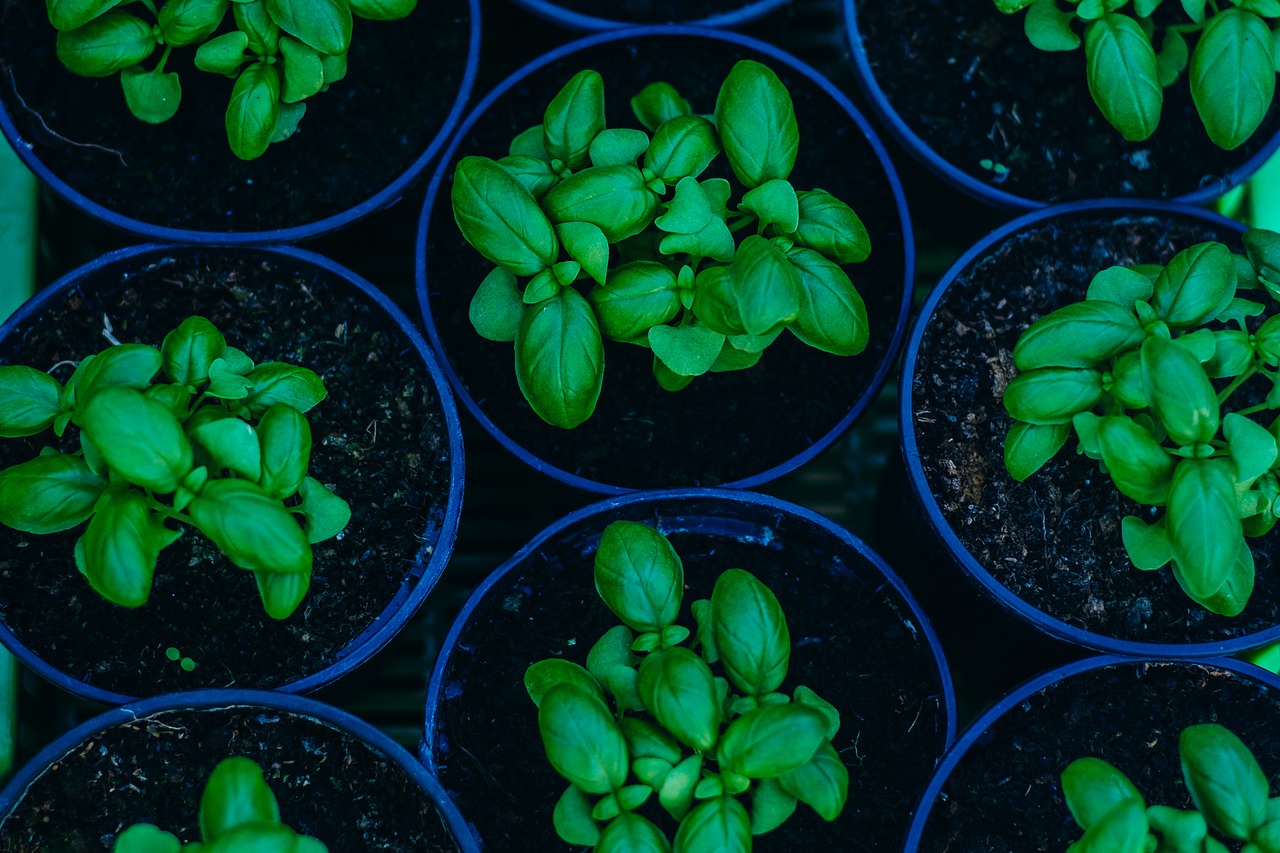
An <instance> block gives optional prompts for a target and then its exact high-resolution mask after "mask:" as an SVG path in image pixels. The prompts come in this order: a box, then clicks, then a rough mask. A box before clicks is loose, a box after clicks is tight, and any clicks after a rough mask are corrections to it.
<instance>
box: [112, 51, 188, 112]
mask: <svg viewBox="0 0 1280 853" xmlns="http://www.w3.org/2000/svg"><path fill="white" fill-rule="evenodd" d="M120 85H121V87H123V89H124V100H125V104H126V105H128V107H129V112H131V113H133V115H134V118H137V119H138V120H140V121H145V122H146V123H147V124H161V123H162V122H166V121H168V120H169V119H171V118H173V116H174V114H175V113H176V112H177V111H178V105H179V104H180V103H181V102H182V84H181V83H180V82H179V81H178V75H177V74H174V73H173V72H170V71H161V70H159V69H156V70H154V71H146V70H143V68H142V66H140V65H135V66H133V67H132V68H126V69H125V70H123V71H121V72H120Z"/></svg>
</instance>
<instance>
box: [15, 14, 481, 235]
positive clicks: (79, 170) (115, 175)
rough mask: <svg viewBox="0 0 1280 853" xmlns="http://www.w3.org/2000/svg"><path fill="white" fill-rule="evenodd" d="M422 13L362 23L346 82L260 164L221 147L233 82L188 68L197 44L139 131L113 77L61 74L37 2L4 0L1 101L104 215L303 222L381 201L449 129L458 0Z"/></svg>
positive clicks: (181, 58)
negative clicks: (164, 111) (174, 87)
mask: <svg viewBox="0 0 1280 853" xmlns="http://www.w3.org/2000/svg"><path fill="white" fill-rule="evenodd" d="M420 7H421V8H418V9H417V10H415V11H414V12H413V13H412V14H411V15H410V16H409V17H407V18H405V19H404V20H403V21H400V22H376V21H365V20H358V21H356V24H355V30H354V37H353V39H352V47H351V51H350V53H349V54H348V74H347V77H346V78H345V79H343V80H342V81H340V82H338V83H335V84H334V85H333V86H332V88H330V90H329V91H327V92H322V93H320V94H317V95H315V96H313V97H311V98H309V99H308V100H307V102H306V104H307V113H306V115H305V116H304V117H303V119H302V122H301V124H300V125H299V127H298V131H297V133H296V134H295V135H294V136H293V137H292V138H290V139H288V140H286V141H285V142H282V143H279V144H274V145H272V146H271V147H270V148H269V149H268V150H267V153H266V154H264V155H263V156H262V157H260V158H258V159H257V160H252V161H248V162H246V161H241V160H238V159H237V158H236V157H235V156H234V155H233V154H232V153H231V149H230V148H229V147H228V146H227V139H226V129H225V125H224V121H225V118H224V115H225V113H226V105H227V99H228V97H229V96H230V93H231V85H232V81H231V80H229V79H227V78H224V77H221V76H218V75H214V74H207V73H205V72H202V71H198V70H196V69H195V68H194V66H193V65H192V64H191V63H192V57H193V56H194V55H195V50H194V48H180V49H177V50H175V51H174V52H173V54H172V55H171V56H170V58H169V61H168V63H167V64H166V69H167V70H171V71H177V72H178V74H179V79H180V81H181V84H182V105H181V107H180V108H179V110H178V114H177V115H176V116H175V117H174V118H173V119H171V120H170V121H168V122H166V123H164V124H161V125H154V126H152V125H147V124H144V123H143V122H141V121H138V120H137V119H136V118H134V117H133V115H132V114H131V113H130V112H129V110H128V108H127V106H126V105H125V102H124V96H123V94H122V92H121V88H120V81H119V79H118V75H117V76H115V77H107V78H99V79H91V78H86V77H77V76H75V75H74V74H72V73H71V72H69V71H67V70H66V68H64V67H63V66H62V64H61V63H60V62H59V61H58V59H57V56H56V55H55V54H54V36H55V31H54V29H53V27H52V26H51V25H50V24H49V22H48V18H47V17H46V14H45V10H44V4H43V3H41V2H40V0H3V3H0V102H2V103H3V106H4V108H5V109H6V110H7V111H8V112H9V114H10V115H11V116H12V117H13V120H14V122H15V124H16V125H17V127H18V130H19V133H20V134H21V136H22V138H23V139H24V140H26V141H27V142H28V143H30V145H31V146H32V148H33V150H34V153H35V154H36V155H37V156H38V157H39V158H40V159H41V160H42V161H43V162H44V163H45V164H46V165H47V166H48V167H49V168H50V170H52V171H53V173H54V174H56V175H57V176H59V177H60V178H62V179H63V180H64V181H66V182H67V183H68V184H69V185H70V186H71V187H73V188H74V189H76V190H78V191H79V192H81V193H83V194H84V195H86V196H87V197H88V198H90V199H91V200H93V201H95V202H97V203H98V204H101V205H103V206H104V207H106V208H108V209H110V210H113V211H116V212H118V213H121V214H123V215H125V216H128V217H131V218H134V219H138V220H141V221H142V222H146V223H152V224H156V225H163V226H167V227H171V228H185V229H196V230H204V231H221V232H228V231H237V232H241V231H265V230H271V229H276V228H288V227H293V226H298V225H302V224H306V223H310V222H315V221H317V220H320V219H324V218H326V217H329V216H333V215H335V214H337V213H340V212H342V211H344V210H347V209H349V208H351V207H353V206H354V205H356V204H358V203H360V202H362V201H364V200H365V199H367V198H369V197H370V196H372V195H374V194H375V193H377V192H380V191H381V190H382V189H384V188H385V187H386V186H387V185H389V184H390V183H391V182H392V181H394V180H395V179H396V178H398V177H399V176H400V175H401V174H402V173H404V172H405V171H406V170H407V169H408V168H409V167H410V166H411V165H412V164H413V162H414V161H415V160H416V159H417V158H418V157H420V156H421V155H422V154H423V153H424V152H425V151H426V149H427V146H428V145H430V143H431V141H432V139H434V138H435V136H436V134H437V133H438V132H439V131H440V129H441V127H442V126H443V124H444V121H445V118H446V117H447V116H448V115H449V111H450V109H452V107H453V102H454V100H455V98H456V97H457V93H458V89H459V87H460V86H461V83H462V77H463V72H464V70H465V68H466V62H467V50H468V39H469V29H470V12H469V11H468V5H467V2H466V0H431V2H430V3H422V4H420ZM227 18H228V22H229V21H230V14H228V16H227ZM224 27H227V28H228V29H229V28H230V27H231V24H230V23H224ZM155 61H156V60H155V59H152V60H148V62H147V63H145V65H146V67H148V68H150V67H152V65H153V64H154V62H155Z"/></svg>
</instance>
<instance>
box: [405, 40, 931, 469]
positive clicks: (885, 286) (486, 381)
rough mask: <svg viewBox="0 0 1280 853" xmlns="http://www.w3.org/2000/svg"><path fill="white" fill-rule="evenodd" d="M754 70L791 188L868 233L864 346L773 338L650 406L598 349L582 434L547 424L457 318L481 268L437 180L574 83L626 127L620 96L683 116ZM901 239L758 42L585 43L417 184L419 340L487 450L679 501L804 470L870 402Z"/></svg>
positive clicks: (853, 162) (644, 368)
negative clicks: (596, 96)
mask: <svg viewBox="0 0 1280 853" xmlns="http://www.w3.org/2000/svg"><path fill="white" fill-rule="evenodd" d="M742 58H754V59H757V60H759V61H761V62H764V63H766V64H768V65H769V66H770V67H772V68H773V69H774V70H775V71H776V72H778V73H779V75H780V76H781V78H782V80H783V82H784V83H785V84H786V85H787V86H788V88H790V89H791V91H792V96H793V99H794V101H795V105H796V115H797V120H798V123H799V128H800V133H801V135H802V138H803V140H804V142H803V145H802V148H801V151H800V158H799V160H798V162H797V165H796V168H795V170H794V172H793V175H792V181H793V183H794V184H795V185H796V186H801V187H811V186H821V187H822V188H824V189H826V190H828V191H829V192H831V193H832V194H834V195H835V196H836V197H837V198H842V199H848V201H849V203H850V204H851V205H852V206H853V207H854V209H855V210H857V211H858V214H859V216H860V217H861V218H862V220H863V222H864V223H865V224H866V226H867V228H868V229H869V232H870V237H871V244H872V252H871V257H870V258H869V259H868V260H867V261H865V262H864V263H861V264H855V265H851V266H849V267H847V268H846V270H847V272H848V273H849V275H850V277H851V279H852V280H853V282H854V284H855V285H856V286H857V287H858V290H859V293H860V294H861V295H862V297H863V299H864V300H865V301H866V304H867V313H868V317H869V322H870V326H871V339H870V343H869V344H868V346H867V349H866V350H865V351H864V352H863V353H861V354H860V355H857V356H854V357H851V358H841V357H838V356H832V355H828V354H826V353H821V352H819V351H817V350H814V349H812V348H809V347H806V346H803V345H801V344H800V343H799V342H798V341H796V340H793V339H792V336H790V335H784V336H783V337H782V338H780V339H779V341H778V342H776V343H775V344H774V345H773V346H771V347H770V348H769V350H768V351H767V352H766V353H765V354H764V357H763V358H762V359H761V361H760V363H759V364H757V365H756V366H755V367H753V368H751V369H750V370H743V371H736V372H733V373H716V374H709V375H707V376H703V377H699V378H698V379H696V380H695V381H694V382H693V384H692V385H690V386H689V387H688V388H686V389H685V390H683V391H680V392H678V393H675V394H672V393H670V392H667V391H663V390H662V389H661V388H660V387H659V386H658V384H657V382H656V381H655V380H654V379H653V376H652V354H651V353H650V352H649V351H648V350H645V349H642V348H640V347H636V346H630V345H623V344H616V345H615V344H612V343H607V344H606V347H605V362H606V366H605V372H604V386H603V392H602V394H601V397H600V400H599V403H598V405H597V407H596V412H595V414H594V415H593V416H592V418H591V419H589V420H588V421H587V422H586V423H584V424H583V425H581V426H579V427H577V428H575V429H573V430H564V429H560V428H559V427H554V426H550V425H548V424H547V423H545V422H543V421H542V420H541V419H539V418H538V416H537V415H535V414H534V413H533V411H532V410H531V409H530V408H529V405H528V403H527V402H526V401H525V399H524V397H523V396H522V395H521V393H520V390H519V388H518V387H517V384H516V377H515V372H514V370H513V369H512V347H511V345H510V344H498V343H493V342H491V341H486V340H484V339H483V338H481V337H480V336H479V335H478V334H476V332H475V330H474V328H472V326H471V323H470V320H469V319H468V307H469V305H470V301H471V297H472V295H473V293H474V292H475V289H476V287H478V286H479V283H480V281H481V280H482V279H483V278H484V276H485V275H486V274H487V273H488V272H489V270H490V269H491V267H492V265H491V264H489V263H488V262H487V261H485V260H484V258H482V257H481V256H480V254H479V253H478V252H476V251H475V250H474V249H472V248H471V247H470V246H469V245H467V244H466V242H465V241H464V240H463V239H462V237H461V235H460V234H459V232H458V228H457V225H456V224H455V222H454V219H453V213H452V209H451V205H450V203H449V196H450V188H451V185H452V175H453V170H454V167H455V165H456V163H457V162H458V160H460V159H461V158H462V157H464V156H467V155H472V154H482V155H487V156H494V157H498V156H502V155H503V154H504V153H505V152H506V151H507V146H508V145H509V143H510V141H511V139H512V137H513V136H514V135H515V134H516V133H519V132H520V131H522V130H524V129H526V128H527V127H529V126H531V125H534V124H537V123H538V122H539V121H541V118H542V113H543V110H544V109H545V104H546V103H547V102H549V101H550V100H551V98H552V97H553V96H554V95H555V93H556V92H557V91H559V89H560V87H561V86H563V85H564V83H565V81H566V80H568V79H569V78H570V77H571V76H572V75H573V74H575V73H576V72H577V71H578V70H580V69H582V68H587V67H590V68H595V69H596V70H598V71H599V72H600V73H601V74H602V76H603V77H604V83H605V91H606V104H607V109H608V121H609V125H610V126H611V127H621V126H632V125H634V124H635V120H634V117H633V116H631V113H630V108H629V103H628V102H629V97H630V95H631V94H633V93H635V92H638V91H639V90H640V89H641V88H643V87H644V86H645V85H647V84H648V83H650V82H653V81H654V80H671V81H673V82H674V83H675V84H678V86H679V89H680V91H681V92H682V94H683V95H684V96H685V97H686V98H688V99H689V100H690V103H692V104H694V108H695V110H696V109H703V108H704V107H705V108H707V109H710V107H711V105H713V104H714V102H715V97H716V92H717V91H718V90H719V87H720V84H721V82H722V81H723V79H724V77H725V76H726V75H727V74H728V73H729V70H730V69H731V67H732V66H733V63H734V62H735V61H737V60H738V59H742ZM913 251H914V250H913V244H912V238H911V225H910V221H909V220H908V218H907V213H906V205H905V201H904V199H903V195H902V190H901V185H900V184H899V182H898V180H897V177H896V174H895V173H894V170H893V167H892V165H891V164H890V162H889V160H888V158H887V157H886V156H885V153H884V150H883V148H882V147H881V145H880V143H879V142H878V141H877V139H876V137H875V135H874V133H873V132H872V131H871V129H870V128H869V127H868V125H867V123H866V122H865V121H864V120H863V118H862V117H861V116H860V115H859V114H858V112H857V111H856V110H855V109H854V107H853V106H852V105H851V104H850V103H849V101H848V100H847V99H846V98H845V97H844V96H843V95H842V94H840V92H839V91H838V90H837V89H835V88H834V87H833V86H832V85H831V84H830V83H829V82H827V81H826V80H825V79H823V78H822V77H821V76H820V75H818V74H817V72H815V71H814V70H813V69H811V68H809V67H808V66H806V65H804V64H803V63H801V62H800V61H799V60H796V59H794V58H792V57H790V56H788V55H786V54H784V53H782V52H780V51H778V50H777V49H776V48H773V47H771V46H769V45H767V44H765V43H763V42H760V41H756V40H754V39H750V38H747V37H745V36H741V35H737V34H735V33H729V32H717V31H714V30H704V29H694V28H681V27H652V28H644V29H636V30H624V31H617V32H612V33H605V34H600V35H595V36H590V37H587V38H584V39H581V40H579V41H576V42H573V43H571V44H569V45H566V46H564V47H562V48H560V49H558V50H555V51H552V52H551V53H549V54H547V55H545V56H543V57H542V58H540V59H538V60H537V61H535V62H533V63H531V64H529V65H527V66H525V67H524V68H523V69H521V70H520V71H518V72H517V73H516V74H514V75H512V76H511V77H510V78H508V79H507V80H506V81H504V82H503V83H502V84H501V85H499V86H498V88H497V89H496V90H494V91H493V92H492V93H491V94H490V95H489V96H487V97H486V98H485V99H484V101H482V102H481V103H480V105H479V106H478V107H477V108H476V110H475V111H474V112H473V113H472V114H471V115H470V116H468V117H467V119H466V120H465V121H464V122H463V123H462V125H461V127H460V129H459V132H458V134H457V135H456V136H455V137H454V141H453V144H452V145H451V147H450V149H449V151H448V152H446V154H445V155H444V157H443V158H442V159H441V162H440V165H439V167H438V168H437V169H436V173H435V175H434V176H433V178H432V181H431V185H430V187H429V188H428V190H427V198H426V204H425V206H424V208H423V213H422V221H421V225H420V228H419V233H418V259H417V264H418V266H417V281H418V299H419V303H420V305H421V307H422V313H423V319H424V321H425V323H426V327H427V334H428V336H429V338H430V339H431V341H432V346H433V347H435V349H436V352H437V353H438V354H439V356H440V359H441V363H442V364H443V365H444V367H445V371H446V373H447V374H448V375H449V377H450V382H452V383H453V386H454V388H455V389H456V391H457V392H458V395H459V398H460V399H461V400H462V401H463V403H464V404H465V406H466V407H467V409H469V410H470V411H471V413H472V414H473V415H474V416H475V417H476V419H477V420H479V421H480V423H481V425H482V426H483V427H484V428H485V429H486V430H487V431H488V432H489V433H490V434H492V435H493V436H494V437H495V438H496V439H497V440H498V441H499V442H500V443H501V444H502V445H503V446H505V447H506V448H507V449H509V450H511V451H512V452H513V453H515V454H516V455H517V456H519V457H520V458H521V459H523V460H524V461H525V462H527V463H529V464H530V465H532V466H534V467H535V468H537V469H538V470H540V471H542V472H544V473H547V474H549V475H551V476H553V477H556V478H558V479H560V480H563V481H564V482H566V483H569V484H570V485H573V486H577V487H580V488H585V489H590V490H593V491H598V492H604V493H611V494H618V493H621V492H625V491H629V490H633V489H648V488H671V487H679V486H690V485H701V486H720V485H726V486H735V487H750V486H755V485H758V484H760V483H763V482H765V481H767V480H770V479H773V478H775V477H778V476H780V475H782V474H783V473H785V472H787V471H789V470H791V469H793V468H795V467H796V466H798V465H801V464H803V463H804V462H805V461H807V460H808V459H811V458H812V457H813V456H814V455H816V454H817V453H818V452H819V451H821V450H822V449H823V448H824V447H826V446H828V445H829V444H830V443H831V442H832V441H834V440H835V439H836V438H838V437H839V436H840V435H841V434H842V433H843V432H844V431H845V429H847V428H848V427H849V425H850V424H851V423H852V422H853V421H854V419H855V418H857V417H858V415H859V414H861V413H862V411H863V410H864V409H865V408H866V406H867V405H868V404H869V403H870V402H871V400H872V399H873V398H874V397H875V394H876V392H877V390H878V388H879V387H880V385H881V383H882V382H883V381H884V379H885V377H886V375H887V374H888V371H889V367H890V364H891V363H892V360H893V357H894V354H895V353H896V351H897V348H898V345H899V342H900V339H901V331H902V329H903V328H904V327H905V321H906V309H907V304H908V299H909V296H910V288H909V286H908V283H909V282H910V281H911V277H912V268H913V262H914V256H913Z"/></svg>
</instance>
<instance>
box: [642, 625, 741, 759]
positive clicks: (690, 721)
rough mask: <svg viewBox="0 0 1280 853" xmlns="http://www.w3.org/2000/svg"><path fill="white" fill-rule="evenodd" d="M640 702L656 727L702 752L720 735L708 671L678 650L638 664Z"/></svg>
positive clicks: (717, 707)
mask: <svg viewBox="0 0 1280 853" xmlns="http://www.w3.org/2000/svg"><path fill="white" fill-rule="evenodd" d="M637 686H638V688H639V690H640V698H641V700H642V701H643V702H644V705H645V707H646V708H647V709H648V710H649V713H651V714H653V716H654V718H655V719H657V721H658V723H659V725H661V726H662V727H663V728H665V729H666V730H667V731H668V732H670V733H671V734H672V735H674V736H675V737H676V739H677V740H679V741H680V742H681V743H683V744H685V745H687V746H690V747H693V748H694V749H696V750H700V751H704V752H705V751H706V750H708V749H711V748H712V747H713V746H715V743H716V739H717V737H718V736H719V734H720V720H721V708H720V702H719V699H718V697H717V695H716V687H715V681H714V677H713V676H712V674H711V668H710V667H709V666H707V664H706V662H705V661H703V660H702V658H700V657H698V656H697V655H695V654H694V653H693V652H691V651H689V650H688V649H686V648H683V647H681V646H676V647H675V648H671V649H665V650H663V651H658V652H654V653H652V654H650V655H648V656H647V657H645V658H644V660H643V661H641V663H640V680H639V682H638V685H637Z"/></svg>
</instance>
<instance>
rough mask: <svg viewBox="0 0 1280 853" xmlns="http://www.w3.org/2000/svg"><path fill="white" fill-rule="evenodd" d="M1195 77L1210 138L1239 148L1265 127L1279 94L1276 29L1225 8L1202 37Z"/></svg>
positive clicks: (1195, 97)
mask: <svg viewBox="0 0 1280 853" xmlns="http://www.w3.org/2000/svg"><path fill="white" fill-rule="evenodd" d="M1189 76H1190V80H1191V98H1192V100H1193V101H1195V105H1196V112H1198V113H1199V114H1200V120H1201V121H1203V122H1204V128H1205V130H1206V131H1208V133H1209V138H1210V139H1212V140H1213V143H1214V144H1215V145H1217V146H1218V147H1219V148H1225V149H1227V150H1230V149H1233V148H1237V147H1239V146H1240V145H1242V144H1243V143H1244V141H1245V140H1247V139H1248V138H1249V137H1250V136H1252V135H1253V132H1254V131H1255V130H1256V129H1257V128H1258V125H1259V124H1261V123H1262V119H1263V118H1264V117H1265V116H1266V114H1267V109H1268V108H1269V107H1270V106H1271V99H1272V97H1273V96H1274V95H1275V90H1276V63H1275V57H1274V56H1273V55H1272V41H1271V30H1270V28H1269V27H1268V26H1267V24H1266V22H1265V21H1263V20H1262V19H1261V18H1259V17H1258V16H1257V15H1255V14H1254V13H1252V12H1247V11H1245V10H1244V9H1240V8H1238V7H1228V8H1226V9H1223V10H1222V11H1221V12H1218V13H1217V14H1215V15H1214V16H1213V17H1211V18H1210V19H1209V23H1208V24H1206V25H1205V28H1204V30H1203V31H1202V32H1201V33H1200V38H1199V40H1198V41H1197V42H1196V46H1195V50H1193V51H1192V53H1191V69H1190V75H1189Z"/></svg>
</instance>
